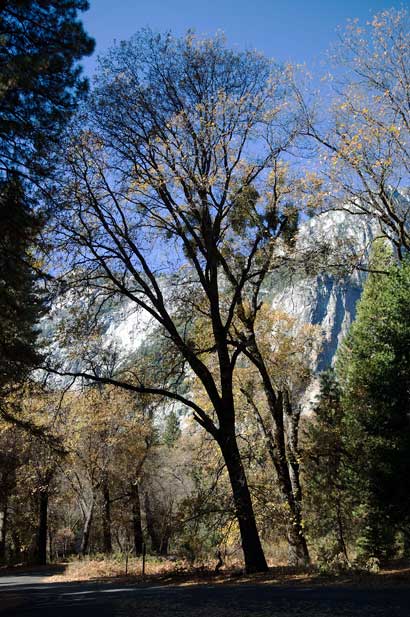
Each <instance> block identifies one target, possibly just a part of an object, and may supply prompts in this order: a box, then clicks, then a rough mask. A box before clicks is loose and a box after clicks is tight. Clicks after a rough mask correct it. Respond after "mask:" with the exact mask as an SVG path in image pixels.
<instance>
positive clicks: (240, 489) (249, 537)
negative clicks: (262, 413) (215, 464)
mask: <svg viewBox="0 0 410 617" xmlns="http://www.w3.org/2000/svg"><path fill="white" fill-rule="evenodd" d="M218 443H219V447H220V449H221V452H222V455H223V457H224V461H225V464H226V468H227V470H228V474H229V479H230V483H231V487H232V494H233V499H234V504H235V511H236V516H237V519H238V524H239V530H240V534H241V541H242V549H243V554H244V560H245V568H246V571H247V572H249V573H251V572H266V571H267V570H268V565H267V563H266V559H265V555H264V553H263V550H262V545H261V541H260V538H259V533H258V530H257V527H256V521H255V514H254V511H253V506H252V500H251V495H250V492H249V487H248V481H247V478H246V474H245V469H244V467H243V464H242V459H241V455H240V453H239V448H238V444H237V441H236V436H235V430H234V427H229V428H225V429H224V430H221V429H220V432H219V437H218Z"/></svg>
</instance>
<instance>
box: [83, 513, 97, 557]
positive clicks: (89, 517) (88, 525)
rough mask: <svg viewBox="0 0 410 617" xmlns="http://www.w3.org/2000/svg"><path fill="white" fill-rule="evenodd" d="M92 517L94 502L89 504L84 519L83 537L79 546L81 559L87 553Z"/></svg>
mask: <svg viewBox="0 0 410 617" xmlns="http://www.w3.org/2000/svg"><path fill="white" fill-rule="evenodd" d="M93 515H94V502H93V503H92V504H91V507H90V508H89V510H88V512H87V514H86V517H85V521H84V528H83V536H82V538H81V546H80V554H81V555H82V556H83V557H84V555H85V554H86V553H87V550H88V545H89V542H90V533H91V524H92V521H93Z"/></svg>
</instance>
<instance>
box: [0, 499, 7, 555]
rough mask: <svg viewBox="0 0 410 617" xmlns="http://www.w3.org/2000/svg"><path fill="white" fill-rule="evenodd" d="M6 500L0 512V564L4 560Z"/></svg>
mask: <svg viewBox="0 0 410 617" xmlns="http://www.w3.org/2000/svg"><path fill="white" fill-rule="evenodd" d="M7 506H8V504H7V498H6V501H5V503H4V504H3V507H2V511H1V512H0V562H2V561H3V562H4V561H5V560H6V535H7V522H8V521H7V517H8V507H7Z"/></svg>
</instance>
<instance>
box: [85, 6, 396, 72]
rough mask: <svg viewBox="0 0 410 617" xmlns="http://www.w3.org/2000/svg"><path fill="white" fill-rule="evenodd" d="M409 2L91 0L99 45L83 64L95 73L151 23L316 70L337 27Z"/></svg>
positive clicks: (89, 24) (89, 21) (90, 22)
mask: <svg viewBox="0 0 410 617" xmlns="http://www.w3.org/2000/svg"><path fill="white" fill-rule="evenodd" d="M407 4H408V2H404V3H403V1H402V0H400V1H397V2H396V1H395V0H390V1H388V0H387V1H386V0H355V1H354V0H344V1H341V0H328V1H327V2H326V1H324V0H305V1H303V0H254V1H253V2H252V1H250V0H247V1H245V0H236V1H234V0H207V2H197V1H195V0H114V1H113V0H90V5H91V6H90V10H89V11H88V12H87V13H84V14H83V17H82V19H83V22H84V25H85V27H86V29H87V31H88V32H89V34H90V35H91V36H93V37H94V38H95V39H96V43H97V45H96V51H95V53H94V55H93V56H92V57H91V58H86V59H85V60H84V61H83V66H84V71H85V73H86V74H87V75H88V76H92V74H93V73H94V71H95V67H96V58H97V55H98V54H104V52H105V51H106V50H107V49H108V48H109V47H111V46H112V45H113V44H114V42H115V41H116V42H119V41H121V40H124V39H128V38H130V36H131V35H132V34H134V33H135V32H136V31H137V30H138V29H140V28H142V27H145V26H149V27H151V28H152V29H153V30H156V31H159V32H166V31H168V30H170V31H171V32H172V33H173V34H175V35H182V34H184V33H185V32H186V31H187V29H189V28H192V29H194V30H195V31H196V32H197V34H198V35H213V34H215V32H216V31H218V30H222V31H223V32H225V34H226V36H227V39H228V44H229V45H230V46H232V47H235V46H238V47H240V48H251V49H255V48H256V49H258V50H259V51H261V52H263V53H265V54H266V55H267V56H269V57H273V58H275V59H276V60H278V61H279V62H284V61H291V62H296V63H304V62H306V63H307V65H308V66H309V68H312V69H315V67H316V68H319V67H320V63H321V62H322V61H323V59H324V57H325V52H326V50H327V49H328V48H329V46H330V45H331V43H332V41H334V40H335V39H336V30H337V27H338V26H342V25H344V24H345V23H346V20H347V19H348V18H349V17H350V18H355V17H358V18H359V19H361V20H368V19H369V18H370V17H371V15H372V13H374V12H378V11H381V10H383V9H386V8H390V7H397V8H399V7H400V6H403V5H407Z"/></svg>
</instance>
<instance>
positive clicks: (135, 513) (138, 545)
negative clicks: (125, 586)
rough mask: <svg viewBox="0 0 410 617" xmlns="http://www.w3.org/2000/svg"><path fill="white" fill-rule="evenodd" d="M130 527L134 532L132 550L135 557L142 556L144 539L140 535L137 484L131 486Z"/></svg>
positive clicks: (140, 524)
mask: <svg viewBox="0 0 410 617" xmlns="http://www.w3.org/2000/svg"><path fill="white" fill-rule="evenodd" d="M131 500H132V526H133V530H134V549H135V554H136V555H142V548H143V543H144V537H143V534H142V520H141V501H140V492H139V487H138V483H137V482H133V483H132V484H131Z"/></svg>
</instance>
